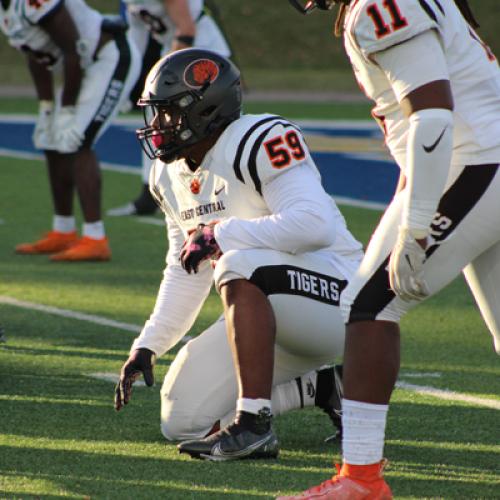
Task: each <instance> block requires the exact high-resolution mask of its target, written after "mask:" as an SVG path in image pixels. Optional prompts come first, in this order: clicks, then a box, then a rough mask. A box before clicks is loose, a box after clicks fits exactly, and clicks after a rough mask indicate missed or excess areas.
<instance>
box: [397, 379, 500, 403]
mask: <svg viewBox="0 0 500 500" xmlns="http://www.w3.org/2000/svg"><path fill="white" fill-rule="evenodd" d="M396 387H398V388H399V389H404V390H405V391H412V392H416V393H417V394H422V395H424V396H433V397H435V398H439V399H447V400H449V401H461V402H463V403H468V404H471V405H475V406H486V407H487V408H492V409H493V410H500V401H499V400H497V399H489V398H480V397H477V396H471V395H470V394H464V393H461V392H455V391H450V390H448V389H436V388H435V387H431V386H427V385H415V384H409V383H408V382H402V381H399V382H396Z"/></svg>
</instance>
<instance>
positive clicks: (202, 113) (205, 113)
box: [200, 106, 217, 118]
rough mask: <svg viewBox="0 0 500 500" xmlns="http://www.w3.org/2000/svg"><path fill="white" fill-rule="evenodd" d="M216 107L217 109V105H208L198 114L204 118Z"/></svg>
mask: <svg viewBox="0 0 500 500" xmlns="http://www.w3.org/2000/svg"><path fill="white" fill-rule="evenodd" d="M216 109H217V106H209V107H208V108H205V109H204V110H203V111H202V112H201V113H200V116H203V117H204V118H205V117H207V116H210V115H211V114H212V113H213V112H214V111H215V110H216Z"/></svg>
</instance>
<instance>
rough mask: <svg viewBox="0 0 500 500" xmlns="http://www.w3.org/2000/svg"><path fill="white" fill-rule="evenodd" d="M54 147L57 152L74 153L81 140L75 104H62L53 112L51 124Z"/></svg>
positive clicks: (81, 135)
mask: <svg viewBox="0 0 500 500" xmlns="http://www.w3.org/2000/svg"><path fill="white" fill-rule="evenodd" d="M52 130H53V134H54V144H55V149H56V150H57V151H58V152H59V153H74V152H76V151H77V150H78V148H79V147H80V145H81V144H82V141H83V134H82V132H80V131H79V130H78V127H77V122H76V108H75V106H63V107H61V109H60V110H59V111H58V112H57V113H56V114H55V116H54V121H53V124H52Z"/></svg>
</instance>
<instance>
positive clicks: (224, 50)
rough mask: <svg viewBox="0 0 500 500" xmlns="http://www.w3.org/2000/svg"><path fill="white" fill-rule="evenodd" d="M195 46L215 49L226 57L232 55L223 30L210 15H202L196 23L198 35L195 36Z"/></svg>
mask: <svg viewBox="0 0 500 500" xmlns="http://www.w3.org/2000/svg"><path fill="white" fill-rule="evenodd" d="M193 46H194V47H196V48H199V49H208V50H213V51H214V52H217V54H220V55H221V56H225V57H229V56H230V55H231V50H230V48H229V45H228V43H227V41H226V39H225V38H224V35H223V34H222V31H221V30H220V28H219V27H218V26H217V24H216V22H215V21H214V20H213V19H212V18H211V17H210V16H208V15H204V16H202V17H201V18H200V19H199V20H198V22H197V23H196V36H195V37H194V43H193Z"/></svg>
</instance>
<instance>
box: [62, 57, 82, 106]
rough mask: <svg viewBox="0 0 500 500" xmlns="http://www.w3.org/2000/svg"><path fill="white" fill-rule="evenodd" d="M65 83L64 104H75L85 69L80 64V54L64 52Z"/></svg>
mask: <svg viewBox="0 0 500 500" xmlns="http://www.w3.org/2000/svg"><path fill="white" fill-rule="evenodd" d="M63 65H64V85H63V92H62V98H61V104H62V105H63V106H74V105H75V104H76V101H77V99H78V94H79V93H80V87H81V84H82V78H83V70H82V68H81V66H80V57H79V56H78V54H76V52H75V53H73V52H71V53H67V54H64V61H63Z"/></svg>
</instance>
